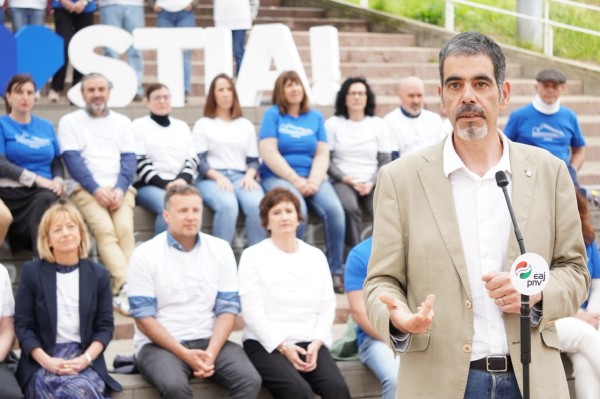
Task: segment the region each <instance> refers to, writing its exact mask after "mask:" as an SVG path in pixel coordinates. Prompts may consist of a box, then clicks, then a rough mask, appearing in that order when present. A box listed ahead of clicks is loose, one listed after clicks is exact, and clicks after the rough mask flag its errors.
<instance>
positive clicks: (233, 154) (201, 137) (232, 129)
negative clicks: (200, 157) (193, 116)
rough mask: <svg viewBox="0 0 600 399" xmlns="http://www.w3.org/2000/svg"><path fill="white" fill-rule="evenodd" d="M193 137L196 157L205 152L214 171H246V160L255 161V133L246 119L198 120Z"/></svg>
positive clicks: (256, 144)
mask: <svg viewBox="0 0 600 399" xmlns="http://www.w3.org/2000/svg"><path fill="white" fill-rule="evenodd" d="M192 136H193V140H194V150H195V152H196V154H200V153H203V152H207V160H208V164H209V165H210V167H211V168H213V169H233V170H239V171H245V170H246V169H247V166H248V165H247V163H246V158H248V157H250V158H258V139H257V137H256V129H255V128H254V125H253V124H252V122H250V121H249V120H248V119H246V118H237V119H234V120H233V121H225V120H223V119H221V118H201V119H199V120H198V121H197V122H196V124H195V125H194V128H193V130H192Z"/></svg>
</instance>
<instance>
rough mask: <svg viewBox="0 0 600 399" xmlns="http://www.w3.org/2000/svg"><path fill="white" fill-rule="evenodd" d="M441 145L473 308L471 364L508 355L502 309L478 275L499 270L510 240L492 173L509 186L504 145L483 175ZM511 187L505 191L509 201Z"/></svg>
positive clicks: (450, 147) (451, 148)
mask: <svg viewBox="0 0 600 399" xmlns="http://www.w3.org/2000/svg"><path fill="white" fill-rule="evenodd" d="M452 137H453V136H452V135H451V136H449V137H448V139H447V140H446V143H445V145H444V153H443V165H444V174H445V175H446V176H447V177H448V178H449V179H450V183H451V185H452V194H453V197H454V205H455V209H456V217H457V220H458V225H459V230H460V237H461V241H462V248H463V253H464V256H465V260H466V263H467V270H468V275H469V288H470V291H471V302H472V304H473V322H474V334H473V342H472V352H471V360H477V359H480V358H482V357H485V356H488V355H498V354H508V353H509V352H508V342H507V337H506V333H505V330H504V319H503V316H502V310H501V309H500V308H499V307H498V306H497V305H496V304H495V303H494V300H493V299H491V298H490V297H489V295H488V292H487V290H486V288H485V286H484V282H483V280H482V279H481V276H483V275H484V274H487V273H490V272H492V271H501V270H502V266H503V264H504V260H505V258H506V248H507V244H508V239H509V238H510V237H511V235H510V231H511V218H510V213H509V211H508V207H507V205H506V201H505V199H504V194H503V192H502V189H501V188H500V187H498V186H497V184H496V178H495V174H496V172H497V171H500V170H502V171H505V172H506V174H507V177H508V179H509V183H511V182H512V175H511V170H510V158H509V153H508V141H507V139H506V137H505V136H504V135H503V134H500V137H501V139H502V144H503V151H502V157H501V158H500V161H499V162H498V164H497V165H495V166H493V167H492V168H490V170H488V171H487V172H486V173H485V175H484V176H483V177H480V176H479V175H477V174H475V173H473V172H471V171H470V170H468V169H467V167H466V166H465V164H464V163H463V161H462V160H461V159H460V157H459V156H458V154H457V153H456V150H455V149H454V146H453V144H452ZM511 187H512V184H509V185H508V187H507V190H508V193H509V197H512V195H511V194H512V190H511Z"/></svg>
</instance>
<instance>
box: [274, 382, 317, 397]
mask: <svg viewBox="0 0 600 399" xmlns="http://www.w3.org/2000/svg"><path fill="white" fill-rule="evenodd" d="M277 396H278V397H281V398H289V399H313V398H314V397H315V394H314V393H313V391H312V388H311V387H310V385H308V384H307V383H306V384H297V383H294V382H293V381H290V382H289V384H287V385H285V386H282V387H281V388H280V389H278V390H277Z"/></svg>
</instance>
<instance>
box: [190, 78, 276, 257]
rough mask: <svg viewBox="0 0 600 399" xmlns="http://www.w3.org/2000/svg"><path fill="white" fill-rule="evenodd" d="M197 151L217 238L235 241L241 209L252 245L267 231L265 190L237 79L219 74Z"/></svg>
mask: <svg viewBox="0 0 600 399" xmlns="http://www.w3.org/2000/svg"><path fill="white" fill-rule="evenodd" d="M192 134H193V138H194V149H195V152H196V154H198V159H199V166H198V171H199V176H198V183H197V186H198V189H199V190H200V193H201V194H202V197H203V198H204V203H205V204H206V206H208V207H209V208H210V209H212V210H213V211H214V212H215V216H214V219H213V223H212V225H213V230H212V234H213V235H214V236H216V237H219V238H222V239H224V240H226V241H228V242H229V243H230V244H231V243H232V242H233V238H234V236H235V225H236V223H237V218H238V213H239V208H240V207H241V208H242V211H243V212H244V215H245V217H246V223H245V227H246V238H247V240H248V243H249V244H250V245H253V244H255V243H257V242H259V241H261V240H263V239H264V238H265V237H266V235H267V233H266V231H265V229H264V228H263V227H262V225H261V223H260V218H259V216H258V204H259V203H260V200H261V199H262V197H263V195H264V192H263V190H262V188H261V186H260V184H258V182H257V181H256V176H257V171H258V166H259V162H258V143H257V137H256V129H255V128H254V125H253V124H252V122H250V121H249V120H248V119H246V118H244V117H242V107H241V106H240V103H239V100H238V96H237V92H236V91H235V85H234V83H233V80H232V79H231V78H230V77H229V76H227V75H225V74H220V75H217V76H216V77H215V78H214V79H213V81H212V83H211V84H210V89H209V91H208V95H207V96H206V103H205V105H204V118H201V119H200V120H198V121H197V122H196V124H195V125H194V128H193V131H192Z"/></svg>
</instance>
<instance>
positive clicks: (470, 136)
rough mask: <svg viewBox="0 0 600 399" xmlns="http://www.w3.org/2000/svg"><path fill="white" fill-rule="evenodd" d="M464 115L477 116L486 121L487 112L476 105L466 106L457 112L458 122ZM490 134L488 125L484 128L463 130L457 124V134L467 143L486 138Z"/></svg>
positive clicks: (475, 127) (468, 127) (469, 127)
mask: <svg viewBox="0 0 600 399" xmlns="http://www.w3.org/2000/svg"><path fill="white" fill-rule="evenodd" d="M463 114H476V115H477V116H479V117H481V118H483V119H486V117H485V111H484V110H483V108H481V107H478V106H477V105H474V104H465V105H463V106H462V107H460V108H459V109H458V110H457V111H456V120H458V119H459V118H460V117H461V116H462V115H463ZM487 133H488V128H487V125H483V126H479V127H478V126H467V127H465V128H461V127H459V126H458V123H456V134H458V137H460V138H461V139H463V140H466V141H477V140H481V139H482V138H484V137H485V136H486V135H487Z"/></svg>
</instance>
